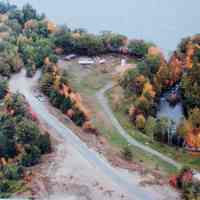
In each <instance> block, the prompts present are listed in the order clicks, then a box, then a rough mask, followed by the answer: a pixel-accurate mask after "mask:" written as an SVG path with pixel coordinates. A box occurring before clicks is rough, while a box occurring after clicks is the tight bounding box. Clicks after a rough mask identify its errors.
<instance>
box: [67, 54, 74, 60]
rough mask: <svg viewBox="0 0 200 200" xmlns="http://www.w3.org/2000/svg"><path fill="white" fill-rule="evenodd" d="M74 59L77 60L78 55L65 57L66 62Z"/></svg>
mask: <svg viewBox="0 0 200 200" xmlns="http://www.w3.org/2000/svg"><path fill="white" fill-rule="evenodd" d="M74 58H76V54H69V55H67V56H65V57H64V60H68V61H69V60H72V59H74Z"/></svg>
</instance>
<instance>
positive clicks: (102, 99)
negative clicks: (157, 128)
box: [96, 82, 182, 169]
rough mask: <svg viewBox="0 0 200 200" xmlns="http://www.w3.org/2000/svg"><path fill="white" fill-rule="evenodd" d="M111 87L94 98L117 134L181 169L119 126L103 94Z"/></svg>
mask: <svg viewBox="0 0 200 200" xmlns="http://www.w3.org/2000/svg"><path fill="white" fill-rule="evenodd" d="M112 87H114V83H113V82H110V83H108V84H107V85H106V86H105V87H103V88H102V89H101V90H100V91H99V92H97V94H96V96H97V98H98V100H99V103H100V104H101V106H102V108H103V109H104V111H105V113H106V114H107V116H108V117H109V119H110V121H111V122H112V124H113V125H114V126H115V128H116V129H117V130H118V132H119V134H120V135H121V136H122V137H124V138H125V139H126V140H127V142H128V143H129V144H131V145H133V146H136V147H138V148H140V149H141V150H143V151H144V152H147V153H150V154H152V155H154V156H157V157H158V158H159V159H161V160H163V161H165V162H167V163H169V164H171V165H173V166H175V167H177V168H178V169H180V168H181V167H182V165H181V164H180V163H178V162H176V161H175V160H173V159H171V158H169V157H167V156H165V155H163V154H162V153H160V152H158V151H156V150H154V149H152V148H151V147H148V146H146V145H144V144H142V143H140V142H138V141H137V140H135V139H134V138H133V137H131V136H130V135H129V134H128V133H127V132H126V131H125V130H124V129H123V128H122V126H121V125H120V123H119V122H118V120H117V119H116V117H115V116H114V114H113V112H112V110H111V108H110V106H109V103H108V99H107V98H106V97H105V92H106V91H108V90H110V89H111V88H112Z"/></svg>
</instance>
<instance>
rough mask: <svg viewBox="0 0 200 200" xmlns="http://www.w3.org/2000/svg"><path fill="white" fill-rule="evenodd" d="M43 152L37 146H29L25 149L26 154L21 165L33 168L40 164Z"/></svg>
mask: <svg viewBox="0 0 200 200" xmlns="http://www.w3.org/2000/svg"><path fill="white" fill-rule="evenodd" d="M40 157H41V152H40V150H39V148H38V147H37V146H35V145H29V146H26V147H25V152H24V153H23V155H22V158H21V164H22V165H23V166H25V167H31V166H33V165H35V164H38V163H39V161H40Z"/></svg>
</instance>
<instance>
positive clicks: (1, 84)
mask: <svg viewBox="0 0 200 200" xmlns="http://www.w3.org/2000/svg"><path fill="white" fill-rule="evenodd" d="M7 92H8V82H7V81H5V80H0V99H3V98H4V97H5V95H6V94H7Z"/></svg>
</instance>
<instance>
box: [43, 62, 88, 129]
mask: <svg viewBox="0 0 200 200" xmlns="http://www.w3.org/2000/svg"><path fill="white" fill-rule="evenodd" d="M45 63H46V64H45V66H44V67H43V75H42V77H41V80H40V88H41V90H42V92H43V93H44V94H45V95H47V96H48V97H49V100H50V102H51V104H52V105H53V106H55V107H56V108H58V109H60V110H61V111H62V112H63V113H64V114H66V115H67V116H68V117H69V118H71V120H72V121H73V122H74V123H75V124H76V125H77V126H83V125H84V123H85V122H87V121H88V120H89V116H88V114H87V111H86V109H85V108H84V107H83V105H82V103H81V99H80V95H79V94H78V93H76V92H74V91H73V90H72V89H71V87H70V86H69V84H68V80H67V77H68V76H67V73H66V72H63V73H61V72H60V71H59V68H58V66H57V65H56V64H55V63H53V62H52V61H50V60H49V59H46V61H45Z"/></svg>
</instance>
